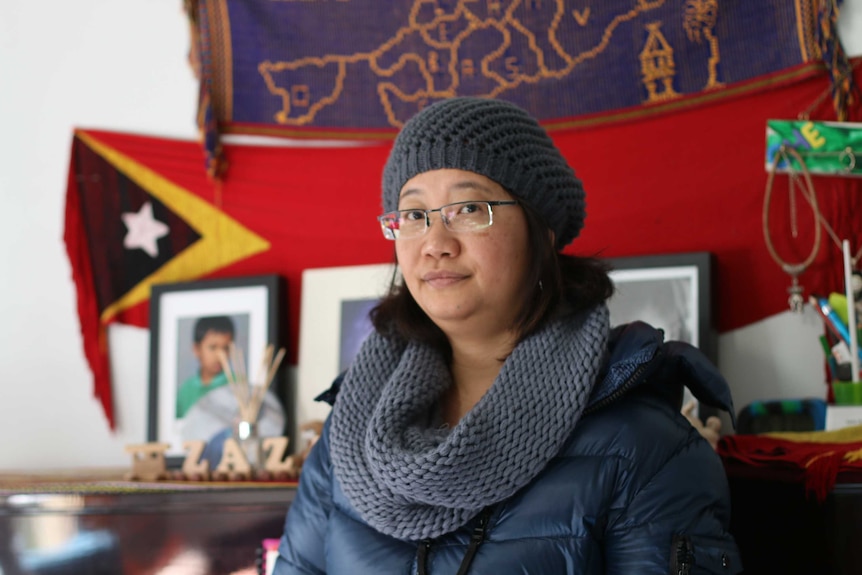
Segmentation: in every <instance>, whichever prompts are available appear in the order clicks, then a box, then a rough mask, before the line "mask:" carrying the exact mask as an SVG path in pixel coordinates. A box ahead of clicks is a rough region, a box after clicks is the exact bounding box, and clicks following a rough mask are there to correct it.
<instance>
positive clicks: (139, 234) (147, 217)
mask: <svg viewBox="0 0 862 575" xmlns="http://www.w3.org/2000/svg"><path fill="white" fill-rule="evenodd" d="M121 217H122V218H123V223H124V224H126V228H127V229H128V230H129V231H128V233H127V234H126V237H125V239H123V247H125V248H126V249H128V250H132V249H135V248H141V249H142V250H144V251H145V252H147V254H149V256H150V257H153V258H154V257H157V256H158V255H159V246H158V243H157V240H158V239H159V238H163V237H165V236H166V235H168V232H170V228H169V227H168V226H167V225H166V224H164V223H162V222H160V221H159V220H157V219H155V218H154V217H153V204H152V203H151V202H147V203H145V204H144V205H143V206H141V210H140V211H139V212H138V213H134V212H126V213H124V214H122V215H121Z"/></svg>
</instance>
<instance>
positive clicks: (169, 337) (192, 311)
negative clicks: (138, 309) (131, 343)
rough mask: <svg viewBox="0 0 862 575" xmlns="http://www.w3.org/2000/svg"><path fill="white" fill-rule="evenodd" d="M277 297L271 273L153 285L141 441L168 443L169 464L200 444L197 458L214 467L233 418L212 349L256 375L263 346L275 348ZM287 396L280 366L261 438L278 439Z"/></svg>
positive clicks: (277, 282)
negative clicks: (186, 446)
mask: <svg viewBox="0 0 862 575" xmlns="http://www.w3.org/2000/svg"><path fill="white" fill-rule="evenodd" d="M281 293H282V286H281V278H279V276H276V275H267V276H255V277H242V278H228V279H217V280H203V281H194V282H181V283H171V284H159V285H154V286H153V289H152V294H151V297H150V390H149V412H148V427H147V440H148V441H158V442H163V443H168V444H170V446H171V448H170V450H168V452H167V454H166V455H167V456H168V463H169V465H170V466H171V467H175V466H178V465H180V464H181V463H182V460H183V458H184V455H185V452H184V450H183V442H184V441H188V440H204V441H206V442H207V449H206V450H205V452H204V457H205V458H207V459H209V460H210V467H215V465H217V464H218V461H219V460H220V458H221V443H223V441H224V439H226V438H227V437H228V436H230V434H231V433H232V431H233V428H234V426H235V425H236V423H237V422H238V420H239V407H238V403H237V400H236V397H235V396H234V392H233V391H232V389H231V387H230V386H229V385H228V384H227V383H228V382H227V376H226V375H225V374H224V372H223V370H222V367H221V362H220V361H219V353H218V350H223V351H225V352H226V353H228V355H230V352H229V349H230V346H231V345H233V346H235V348H236V350H237V352H239V353H241V354H242V357H243V358H244V360H245V361H244V363H245V366H247V367H246V372H247V373H248V376H249V377H250V378H255V377H257V375H258V370H259V369H260V368H259V367H258V366H260V365H261V363H262V361H263V356H264V352H265V349H266V346H267V345H269V344H273V345H275V347H276V348H278V347H281V346H282V342H281V337H280V336H281V330H280V329H279V321H278V318H279V317H280V316H279V302H280V301H281ZM235 369H236V368H235ZM286 398H287V394H286V390H285V380H284V377H283V369H280V370H279V372H278V373H277V374H276V376H275V378H274V379H273V381H272V382H271V384H270V388H269V390H268V391H267V394H266V397H265V399H264V402H263V405H262V408H261V412H260V417H259V419H258V432H259V434H260V435H261V436H264V437H267V436H275V435H284V434H285V431H286V420H287V417H286V414H287V413H288V410H287V409H286V408H287V401H286Z"/></svg>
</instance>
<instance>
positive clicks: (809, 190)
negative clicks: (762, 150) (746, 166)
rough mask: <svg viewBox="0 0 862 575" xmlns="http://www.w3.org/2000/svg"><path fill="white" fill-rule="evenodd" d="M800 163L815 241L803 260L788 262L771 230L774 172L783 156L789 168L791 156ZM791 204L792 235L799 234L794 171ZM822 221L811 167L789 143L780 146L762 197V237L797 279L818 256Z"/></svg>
mask: <svg viewBox="0 0 862 575" xmlns="http://www.w3.org/2000/svg"><path fill="white" fill-rule="evenodd" d="M788 156H791V157H792V158H793V159H794V160H796V161H797V162H798V163H799V166H800V168H801V169H800V171H801V172H802V176H803V179H804V183H805V185H804V186H801V185H800V186H799V187H800V190H801V191H802V196H803V197H804V198H805V199H806V200H807V201H808V204H809V205H810V206H811V210H812V211H813V212H814V245H812V246H811V253H809V254H808V257H806V258H805V259H804V260H803V261H801V262H799V263H796V264H792V263H790V262H787V261H785V260H783V259H782V258H781V256H779V255H778V252H777V251H776V250H775V246H774V245H773V243H772V237H771V236H770V234H769V204H770V202H771V201H772V187H773V184H774V181H775V173H776V172H777V171H778V163H779V162H780V161H781V160H784V161H786V162H787V165H788V168H790V157H788ZM790 178H791V179H790V191H789V194H790V206H791V210H792V213H791V217H792V221H791V226H792V228H793V236H794V237H795V236H796V213H795V212H796V203H795V200H794V199H793V198H794V196H793V191H794V187H795V186H794V183H793V182H794V181H795V180H796V179H797V177H796V175H795V174H794V173H793V172H792V171H791V172H790ZM822 221H823V218H822V216H821V215H820V208H819V207H818V205H817V196H816V195H815V193H814V184H813V183H812V181H811V174H809V173H808V168H807V167H806V166H805V161H804V160H803V159H802V156H800V155H799V152H797V151H796V150H795V149H793V148H790V147H788V146H781V147H780V148H778V151H777V152H776V154H775V157H774V158H773V159H772V165H771V166H770V167H769V176H768V177H767V179H766V193H765V195H764V197H763V239H764V240H765V241H766V249H767V250H769V255H770V256H772V259H773V260H775V263H777V264H778V265H779V267H781V269H782V270H784V271H785V273H788V274H790V275H791V276H793V278H794V280H795V279H796V277H797V276H798V275H799V274H801V273H802V272H803V271H805V269H806V268H807V267H808V266H810V265H811V264H812V263H813V262H814V258H815V257H817V251H818V250H819V249H820V236H821V231H820V222H822Z"/></svg>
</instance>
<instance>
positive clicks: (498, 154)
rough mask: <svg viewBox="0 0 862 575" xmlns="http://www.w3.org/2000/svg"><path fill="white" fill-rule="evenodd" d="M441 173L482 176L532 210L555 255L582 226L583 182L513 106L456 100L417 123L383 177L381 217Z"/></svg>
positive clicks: (407, 129)
mask: <svg viewBox="0 0 862 575" xmlns="http://www.w3.org/2000/svg"><path fill="white" fill-rule="evenodd" d="M441 168H457V169H460V170H467V171H470V172H475V173H477V174H481V175H483V176H485V177H488V178H490V179H492V180H494V181H495V182H497V183H498V184H500V185H501V186H503V187H504V188H505V189H506V190H507V191H509V192H510V193H511V194H513V195H514V196H516V197H517V198H518V199H519V200H521V201H523V202H525V203H526V204H529V205H530V206H531V207H532V208H533V209H534V210H536V211H537V212H538V213H539V214H540V215H541V216H542V217H543V218H544V220H545V222H546V223H547V225H548V227H550V228H551V229H552V230H553V231H554V234H555V237H556V247H557V249H562V248H563V247H565V246H566V245H568V244H569V243H570V242H571V241H572V240H573V239H575V238H576V237H577V236H578V234H579V233H580V231H581V228H583V226H584V218H585V217H586V212H585V201H584V196H585V194H584V188H583V186H582V185H581V181H580V180H579V179H578V178H577V177H576V176H575V172H574V171H573V170H572V168H571V167H570V166H569V164H568V163H567V162H566V160H565V159H564V158H563V156H562V154H560V151H559V150H558V149H557V147H556V146H555V145H554V143H553V141H552V140H551V138H550V137H549V136H548V134H547V132H545V130H544V128H542V127H541V126H540V125H539V123H538V122H537V121H536V120H535V119H534V118H533V117H532V116H530V115H529V114H528V113H527V112H526V111H524V110H522V109H521V108H519V107H518V106H516V105H514V104H511V103H509V102H505V101H503V100H489V99H484V98H468V97H463V98H452V99H448V100H441V101H439V102H436V103H434V104H432V105H430V106H428V107H427V108H424V109H423V110H422V111H420V112H419V113H418V114H416V115H415V116H413V117H412V118H411V119H410V120H409V121H408V122H407V123H406V124H405V125H404V127H403V128H402V130H401V132H400V133H399V134H398V137H397V138H396V140H395V144H394V146H393V148H392V152H390V154H389V159H388V160H387V162H386V167H385V168H384V170H383V210H384V211H385V212H391V211H393V210H397V209H398V198H399V195H400V193H401V188H402V187H403V186H404V184H405V183H406V182H407V181H408V180H409V179H410V178H412V177H414V176H416V175H418V174H421V173H423V172H427V171H430V170H437V169H441ZM435 207H436V206H435Z"/></svg>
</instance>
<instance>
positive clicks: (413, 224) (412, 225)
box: [377, 200, 518, 240]
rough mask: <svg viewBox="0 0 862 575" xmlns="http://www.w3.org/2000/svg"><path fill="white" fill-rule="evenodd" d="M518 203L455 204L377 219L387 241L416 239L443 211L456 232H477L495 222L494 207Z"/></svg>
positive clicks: (443, 218)
mask: <svg viewBox="0 0 862 575" xmlns="http://www.w3.org/2000/svg"><path fill="white" fill-rule="evenodd" d="M517 203H518V202H517V201H515V200H507V201H497V202H475V201H470V202H455V203H454V204H446V205H445V206H441V207H439V208H437V209H436V210H420V209H413V210H396V211H394V212H389V213H386V214H383V215H382V216H377V221H379V222H380V227H381V228H383V237H385V238H386V239H387V240H397V239H399V238H413V237H417V236H421V235H422V234H424V233H425V232H426V231H427V230H428V227H429V226H430V225H431V219H430V217H429V216H430V215H431V214H432V213H433V212H440V220H441V221H442V222H443V225H444V226H446V229H447V230H449V231H452V232H474V231H477V230H481V229H484V228H488V227H490V226H491V225H492V224H493V223H494V210H493V209H492V206H514V205H515V204H517Z"/></svg>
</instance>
